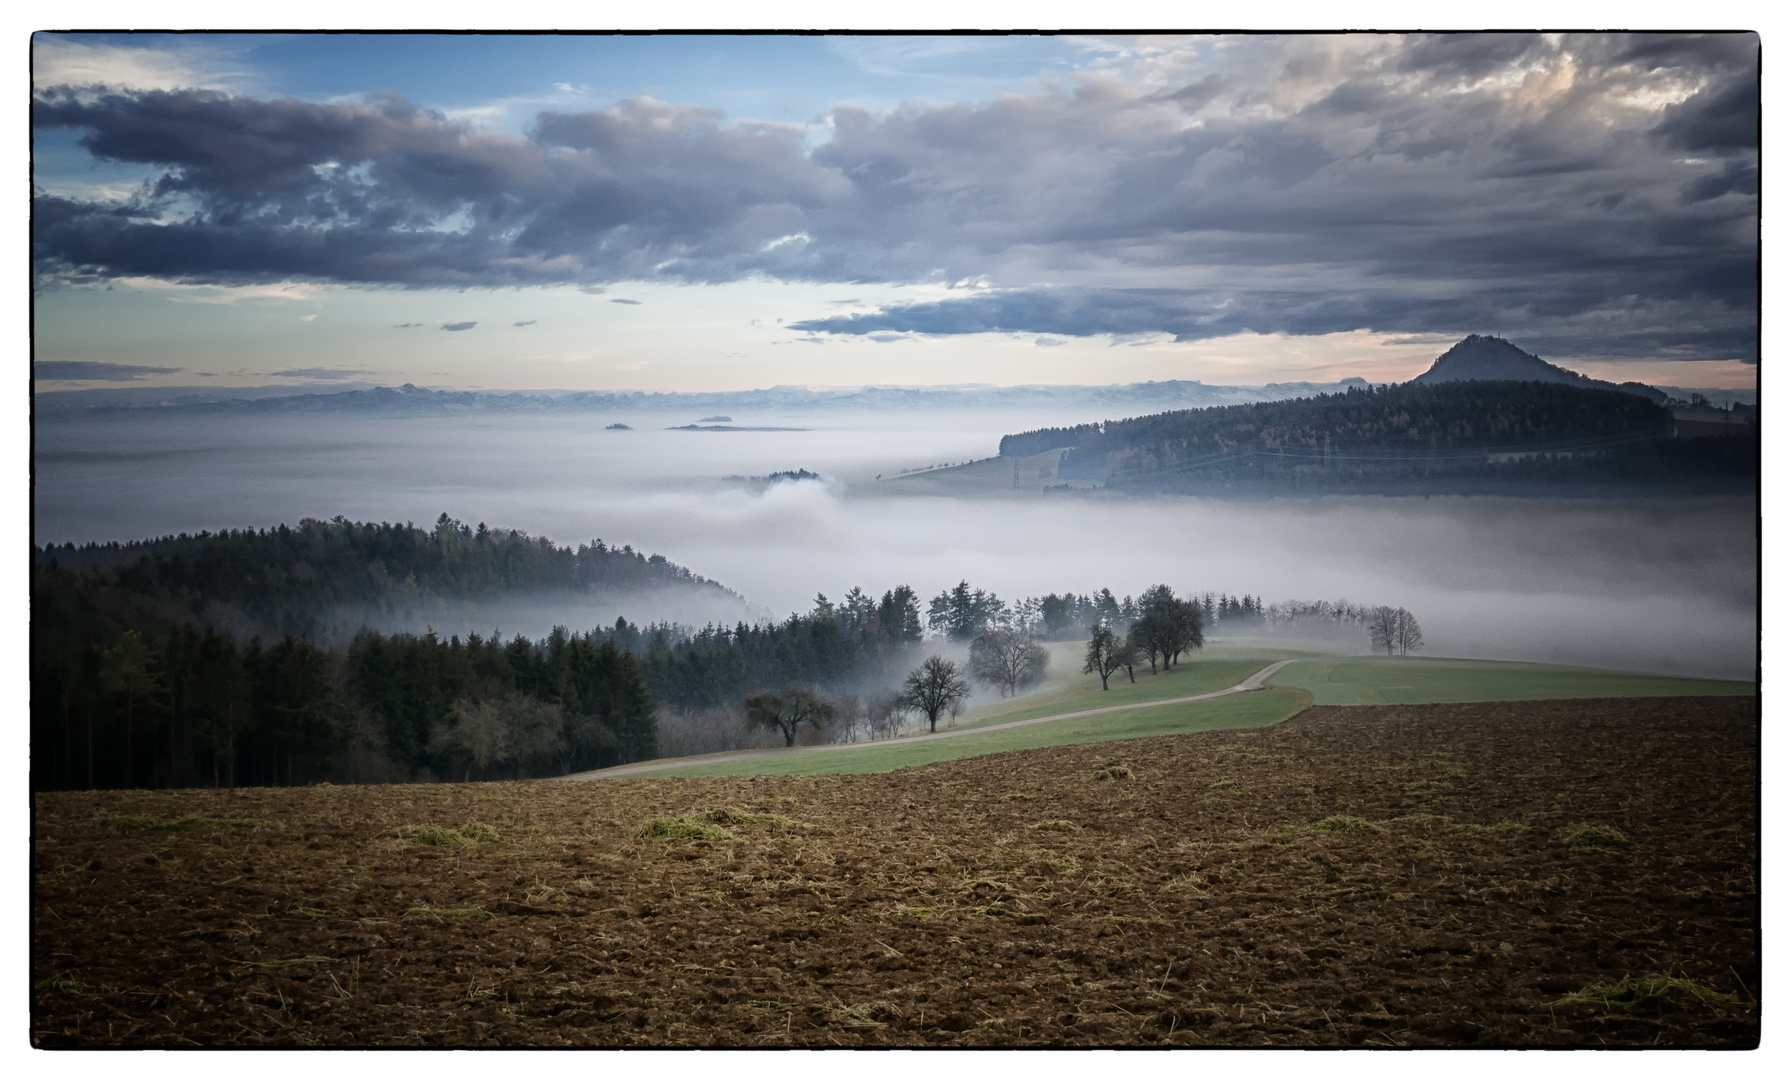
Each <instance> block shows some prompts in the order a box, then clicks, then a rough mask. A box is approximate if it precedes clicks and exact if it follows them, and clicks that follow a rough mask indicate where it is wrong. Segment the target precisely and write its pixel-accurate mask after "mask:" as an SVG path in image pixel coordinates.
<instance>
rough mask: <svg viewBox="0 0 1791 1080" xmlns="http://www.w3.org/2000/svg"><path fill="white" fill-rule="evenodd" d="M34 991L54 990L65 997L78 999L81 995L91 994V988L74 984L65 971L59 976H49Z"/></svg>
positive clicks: (79, 983) (80, 983) (77, 983)
mask: <svg viewBox="0 0 1791 1080" xmlns="http://www.w3.org/2000/svg"><path fill="white" fill-rule="evenodd" d="M34 989H37V990H54V991H56V992H57V993H59V994H63V995H65V996H67V997H80V996H82V995H83V994H89V993H92V992H93V987H91V986H89V985H87V984H86V983H84V982H76V981H75V980H74V979H71V978H69V973H68V972H66V971H65V972H63V973H62V974H60V975H52V976H50V977H49V978H47V979H45V980H43V981H42V982H40V983H38V984H37V985H36V986H35V987H34Z"/></svg>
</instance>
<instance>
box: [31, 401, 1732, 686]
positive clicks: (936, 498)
mask: <svg viewBox="0 0 1791 1080" xmlns="http://www.w3.org/2000/svg"><path fill="white" fill-rule="evenodd" d="M709 415H710V414H709V413H707V412H677V413H665V414H656V415H654V414H649V415H648V416H646V417H641V416H638V415H630V416H629V419H630V421H631V423H632V425H633V428H634V430H628V431H610V430H604V428H605V426H606V425H607V424H608V423H610V422H611V421H612V420H613V419H615V418H614V417H612V416H609V415H605V414H597V415H591V416H552V415H549V416H514V415H501V414H500V415H488V416H478V417H440V416H437V417H428V416H419V417H402V418H390V417H341V416H319V415H289V414H275V415H268V416H257V417H253V418H249V417H240V416H232V415H216V416H204V417H200V416H191V415H182V416H162V415H155V414H150V415H131V416H129V417H128V418H127V417H121V416H116V415H114V416H110V417H92V416H89V417H80V418H69V419H60V418H59V419H54V420H51V421H49V422H44V423H40V425H39V426H38V429H37V453H36V467H37V488H36V520H35V530H36V531H35V540H36V542H37V543H38V544H40V545H42V544H61V543H64V542H76V543H78V544H80V543H87V542H90V541H113V540H129V539H140V538H149V537H156V536H163V535H170V534H175V533H180V532H188V533H196V532H199V531H200V530H212V531H217V530H221V529H240V528H248V527H256V528H265V527H270V526H275V525H279V524H282V523H285V524H291V525H296V524H297V523H298V522H299V520H300V519H302V518H307V517H309V518H316V519H319V520H326V521H327V520H329V519H331V518H334V517H336V516H338V515H340V516H343V517H346V518H348V519H349V520H354V521H363V520H364V521H391V522H402V521H414V522H416V523H417V524H418V525H419V526H420V527H423V528H428V527H429V526H430V525H431V524H432V523H433V522H434V521H435V520H436V518H437V517H438V515H440V514H441V513H444V512H446V513H448V514H450V515H451V516H452V517H455V518H457V519H459V520H462V521H465V522H467V523H468V524H469V525H471V524H474V523H487V524H489V525H490V526H491V527H493V528H515V529H521V530H524V531H525V532H528V533H531V534H534V535H537V536H541V537H545V538H548V539H551V540H553V541H555V542H557V543H559V544H562V545H569V546H572V545H579V544H587V543H589V542H591V541H592V540H595V539H601V540H603V541H605V542H606V543H608V544H610V545H612V546H615V547H621V546H622V545H624V544H626V545H629V546H631V547H632V548H633V549H636V550H639V551H641V552H647V553H655V554H659V555H663V556H665V557H666V558H667V559H669V560H671V561H672V562H673V563H676V564H679V565H681V566H684V567H688V568H689V569H690V570H691V571H693V572H695V573H696V574H699V575H701V576H703V577H706V578H709V579H711V580H713V581H716V582H719V583H720V584H721V585H723V586H725V587H726V588H727V589H731V590H733V591H734V592H736V593H738V594H739V598H740V600H739V602H735V601H732V600H714V601H711V600H701V601H699V600H697V599H695V598H693V597H691V596H685V595H674V594H671V593H660V594H657V595H651V596H648V595H627V594H622V593H614V592H612V593H609V594H607V595H603V596H601V597H600V598H599V597H591V596H586V597H580V598H577V599H571V598H567V597H554V596H551V595H534V594H516V595H505V596H502V597H496V596H493V597H487V598H483V599H480V600H477V601H456V602H453V603H447V604H442V605H440V606H438V607H436V608H435V609H433V610H428V611H425V610H413V611H410V612H408V613H406V614H404V615H403V616H402V617H390V616H388V617H385V618H384V620H383V622H382V621H381V620H373V621H374V622H375V623H376V624H379V625H381V628H382V629H388V630H411V631H417V630H421V629H423V628H424V626H433V627H434V628H435V629H436V630H437V631H438V632H440V633H443V634H448V633H462V634H464V633H467V632H479V633H485V634H489V633H491V632H492V631H493V630H499V631H501V632H502V633H503V634H506V635H508V634H513V633H521V634H525V635H528V636H530V637H538V636H540V635H543V634H545V633H546V632H547V631H548V630H549V629H551V628H552V627H553V626H556V625H564V626H568V627H570V628H572V629H574V630H584V629H590V628H591V627H595V626H606V625H609V624H612V623H613V622H614V621H615V619H616V618H618V617H623V618H626V619H627V620H628V621H630V622H632V623H635V624H639V625H646V624H648V623H653V622H659V621H672V622H679V623H685V624H688V625H692V626H697V625H701V624H702V623H705V622H708V621H711V620H713V621H716V622H721V623H724V624H725V623H730V622H733V621H737V620H740V619H746V620H747V621H753V620H755V619H757V618H762V617H767V616H769V617H773V618H781V617H782V616H783V615H785V614H788V613H790V612H805V611H807V610H809V609H810V607H812V605H813V603H814V598H815V595H816V594H817V593H822V594H826V595H827V596H830V597H833V598H834V599H836V600H837V599H838V598H839V595H840V594H842V593H843V592H844V591H845V590H846V589H848V588H850V587H852V586H854V585H858V586H862V587H863V588H864V589H866V590H867V591H871V592H874V593H881V592H882V591H883V590H885V589H888V588H890V587H892V586H894V585H898V584H909V585H911V586H912V587H913V588H914V589H915V591H916V592H917V593H919V594H920V595H921V596H923V597H925V596H931V595H934V594H935V593H937V592H939V591H940V590H942V589H945V588H949V587H950V586H952V585H954V584H955V583H957V582H958V581H960V580H968V581H970V582H971V583H973V584H974V585H976V586H978V587H980V588H984V589H988V590H990V591H992V592H994V593H996V594H998V595H1000V596H1001V597H1003V598H1004V599H1010V600H1017V599H1019V598H1021V597H1023V596H1029V595H1042V594H1044V593H1046V592H1053V591H1062V590H1066V589H1067V590H1071V591H1075V592H1086V591H1090V590H1098V589H1100V588H1103V587H1108V588H1111V589H1112V590H1113V591H1114V592H1115V594H1116V595H1123V594H1137V593H1139V592H1141V591H1142V590H1143V589H1144V588H1146V587H1147V586H1149V585H1151V584H1153V583H1156V582H1159V581H1161V582H1167V583H1169V584H1170V585H1172V586H1173V587H1175V588H1176V589H1177V590H1178V591H1191V592H1196V593H1198V592H1204V591H1217V592H1228V593H1232V594H1238V595H1243V594H1250V595H1259V596H1262V597H1264V598H1265V600H1266V601H1269V602H1273V601H1278V600H1284V599H1339V598H1347V599H1350V600H1353V601H1356V602H1360V603H1370V604H1393V605H1400V606H1404V607H1406V608H1409V609H1411V610H1412V611H1414V612H1416V613H1418V614H1419V615H1420V617H1421V618H1422V620H1423V624H1424V628H1425V634H1426V640H1427V643H1428V649H1427V652H1428V653H1429V654H1431V655H1444V656H1446V655H1455V656H1472V657H1483V658H1494V659H1512V660H1536V661H1547V662H1551V663H1563V664H1579V665H1588V666H1599V667H1611V668H1620V669H1630V670H1645V671H1658V672H1668V673H1675V674H1697V675H1708V676H1720V677H1731V678H1745V677H1747V676H1749V675H1750V674H1751V673H1752V672H1753V670H1754V663H1755V657H1754V641H1755V637H1756V622H1755V617H1754V597H1755V595H1756V589H1757V576H1756V573H1755V562H1756V557H1757V549H1756V545H1755V539H1754V513H1755V510H1754V503H1753V501H1752V500H1751V499H1748V498H1712V499H1684V498H1628V499H1620V498H1602V499H1575V498H1504V497H1461V496H1440V497H1430V498H1423V497H1383V496H1325V497H1321V498H1257V499H1251V500H1221V499H1213V498H1201V497H1191V496H1185V495H1174V494H1164V495H1151V496H1139V495H1122V494H1116V493H1108V492H1054V493H1051V494H1041V493H1040V487H1041V484H1044V483H1046V482H1048V481H1049V479H1050V478H1044V479H1043V480H1041V478H1039V477H1038V476H1036V475H1033V476H1029V477H1027V478H1026V479H1027V481H1028V483H1027V485H1026V487H1024V488H1020V487H1019V486H1018V484H1017V482H1015V483H1014V484H1013V486H1009V483H1010V482H1009V480H1008V477H1009V475H1010V473H1009V463H1008V462H1005V461H1001V460H995V461H990V459H991V458H994V456H995V453H996V450H997V448H998V446H999V444H1000V442H1001V439H1002V437H1003V436H1004V435H1009V434H1012V433H1014V432H1019V431H1026V430H1032V429H1036V428H1039V427H1045V426H1055V425H1064V426H1069V425H1073V424H1076V423H1081V422H1084V421H1086V420H1087V419H1088V416H1087V414H1086V413H1085V412H1081V411H1079V410H1078V411H1066V412H1065V413H1051V412H1040V411H1031V410H1029V411H1014V412H986V411H956V410H954V411H948V412H938V413H935V412H925V411H922V412H894V413H891V412H867V411H864V410H850V411H842V412H826V411H818V410H813V409H807V410H803V411H801V412H800V413H776V412H761V413H748V412H745V411H735V412H732V413H730V414H729V415H731V416H732V418H733V421H734V425H733V426H741V427H745V426H752V427H798V426H800V427H802V428H805V429H806V430H802V431H731V432H730V431H682V430H666V429H667V428H673V427H677V426H679V425H683V424H690V423H693V422H695V421H697V420H699V419H701V418H704V417H707V416H709ZM966 462H975V463H978V464H976V465H972V466H971V467H970V468H969V469H952V468H947V469H945V470H944V471H923V472H921V473H920V474H919V475H914V474H912V473H911V474H909V476H908V477H906V478H904V477H902V475H901V474H902V473H903V471H904V470H935V469H936V468H937V467H940V466H946V467H953V466H960V465H962V464H963V463H966ZM978 468H981V469H982V470H984V472H985V473H986V474H987V476H988V477H990V478H991V479H988V480H987V481H986V482H984V483H982V484H981V485H980V486H978V487H975V488H972V489H968V491H967V489H965V488H964V487H963V486H962V485H958V486H956V487H954V486H953V485H952V484H947V483H945V482H944V480H945V479H946V478H950V477H953V476H959V475H964V474H970V473H973V472H974V471H975V470H976V469H978ZM796 470H807V471H809V472H812V473H815V474H818V475H819V476H820V477H821V479H820V480H818V481H817V480H798V481H782V482H765V481H764V480H762V479H761V481H760V482H757V483H744V484H743V483H741V482H740V478H750V477H760V478H764V477H768V476H771V475H772V474H774V473H778V472H789V471H796ZM879 477H881V478H879ZM730 478H733V479H730ZM953 491H957V492H959V493H958V494H951V493H950V492H953ZM966 491H967V493H966ZM1337 644H1338V647H1339V648H1343V649H1346V650H1347V649H1348V648H1349V646H1348V643H1347V642H1338V643H1337ZM1366 650H1367V641H1366V639H1365V638H1364V639H1363V640H1362V641H1361V642H1359V643H1358V644H1357V645H1356V646H1355V651H1366Z"/></svg>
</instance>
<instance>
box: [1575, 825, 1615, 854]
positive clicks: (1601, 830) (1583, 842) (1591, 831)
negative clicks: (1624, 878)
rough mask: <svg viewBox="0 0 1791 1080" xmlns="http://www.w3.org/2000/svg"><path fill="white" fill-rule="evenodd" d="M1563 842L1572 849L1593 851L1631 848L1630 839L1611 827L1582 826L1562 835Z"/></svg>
mask: <svg viewBox="0 0 1791 1080" xmlns="http://www.w3.org/2000/svg"><path fill="white" fill-rule="evenodd" d="M1561 842H1562V843H1563V844H1566V845H1567V846H1568V847H1570V848H1576V849H1582V850H1584V849H1590V850H1593V851H1615V850H1617V849H1618V848H1621V847H1628V846H1629V837H1627V836H1624V835H1623V834H1622V833H1620V832H1618V831H1617V830H1616V829H1613V828H1611V827H1610V826H1609V825H1581V826H1579V827H1578V828H1575V829H1569V830H1568V831H1567V832H1565V833H1563V834H1562V835H1561Z"/></svg>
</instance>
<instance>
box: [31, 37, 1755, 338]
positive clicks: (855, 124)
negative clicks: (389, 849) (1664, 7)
mask: <svg viewBox="0 0 1791 1080" xmlns="http://www.w3.org/2000/svg"><path fill="white" fill-rule="evenodd" d="M1234 42H1235V44H1236V48H1234V49H1231V50H1230V51H1229V52H1227V53H1226V55H1225V56H1220V57H1218V58H1217V59H1211V60H1203V61H1196V60H1193V59H1188V60H1186V61H1185V62H1182V67H1181V68H1179V69H1178V70H1182V71H1183V72H1184V74H1183V76H1182V77H1181V78H1180V79H1179V80H1171V81H1169V82H1167V83H1163V84H1159V85H1156V86H1153V87H1150V88H1147V89H1140V88H1139V87H1137V86H1135V85H1132V84H1130V83H1126V82H1123V81H1121V80H1120V79H1117V78H1107V77H1099V76H1095V75H1084V76H1080V77H1078V78H1075V79H1071V80H1067V81H1065V82H1064V83H1063V84H1062V85H1061V86H1058V87H1056V88H1051V89H1046V90H1041V91H1038V92H1036V93H1032V94H1027V95H1017V94H1016V95H1005V96H1003V97H1001V98H999V99H996V100H993V101H989V102H983V103H975V104H945V105H935V104H925V105H922V104H914V105H908V106H904V107H902V108H899V109H896V110H893V111H890V112H887V113H872V112H870V111H868V110H865V109H862V108H858V107H856V106H850V105H844V106H840V107H837V108H835V109H833V110H832V111H831V113H830V114H829V115H828V117H827V120H828V121H829V123H830V124H831V135H830V137H829V138H827V139H826V140H825V141H824V142H821V143H820V144H819V145H818V146H814V147H813V148H812V149H805V141H804V140H805V132H804V130H803V129H801V128H797V127H793V126H785V125H774V124H756V123H754V124H727V123H724V122H723V119H722V117H721V116H720V114H718V113H717V112H715V111H714V110H709V109H702V108H695V107H688V106H676V105H668V104H664V103H661V102H657V101H652V100H650V99H631V100H628V101H624V102H622V103H620V104H618V105H616V106H615V107H613V108H610V109H605V110H601V111H593V112H585V113H560V112H544V113H542V114H540V116H539V117H538V118H537V122H536V124H535V127H534V128H533V129H532V130H531V131H530V132H528V133H527V134H526V135H506V134H500V133H492V132H487V131H483V130H480V129H477V128H475V127H472V126H470V125H467V124H463V123H458V122H453V121H450V120H448V119H446V118H445V117H443V116H441V115H440V114H437V113H433V112H429V111H426V110H422V109H419V108H417V107H415V106H413V105H411V104H410V103H408V102H406V101H404V100H402V99H400V98H396V97H390V96H386V97H376V98H371V99H369V100H367V101H365V102H360V103H330V104H314V103H310V102H303V101H295V100H291V99H282V100H260V99H254V98H248V97H240V96H230V95H226V94H221V93H216V92H211V91H196V90H194V91H143V92H135V91H133V92H115V91H107V90H104V89H101V88H67V87H63V88H55V89H52V90H49V91H45V92H43V93H40V94H39V96H38V98H37V99H36V101H35V102H34V112H33V121H34V124H35V125H36V126H37V127H38V128H39V129H49V128H64V129H72V130H75V131H77V132H79V133H80V143H81V145H82V146H84V147H85V148H86V149H87V150H88V151H89V152H90V153H91V154H92V155H93V156H94V157H95V158H98V159H102V160H106V161H113V162H125V163H134V164H138V165H144V166H149V167H150V168H152V169H155V170H158V173H159V178H158V179H157V180H156V181H155V182H154V183H153V184H152V185H150V188H149V189H147V191H146V194H144V195H143V196H141V197H140V198H138V199H137V200H135V201H133V202H128V203H123V204H105V205H101V204H96V203H92V202H86V201H81V200H77V199H73V198H69V197H67V196H66V195H56V194H49V195H40V196H39V197H38V198H37V199H36V201H35V205H34V240H35V242H36V253H37V265H38V267H39V270H40V273H42V274H45V275H70V276H99V277H104V276H108V275H113V276H126V275H145V276H156V277H164V278H171V279H177V280H186V281H209V282H222V283H239V282H249V281H260V280H285V279H314V280H326V281H335V282H345V283H364V284H378V285H388V284H389V285H401V286H410V287H431V286H456V287H468V286H472V287H496V286H515V285H539V284H550V283H571V284H574V285H578V286H581V287H583V288H584V289H585V290H586V291H590V292H596V291H600V290H601V288H602V287H603V284H604V283H613V282H619V281H628V280H649V279H660V280H672V281H678V282H692V283H701V282H724V281H733V280H739V279H742V278H745V277H752V276H760V277H771V278H776V279H782V280H805V281H834V282H899V283H917V282H929V281H930V282H953V281H977V282H979V283H981V284H982V285H985V286H990V287H993V290H994V291H991V292H983V293H980V294H978V295H975V296H969V297H966V298H964V299H961V300H949V301H941V302H939V303H937V304H923V305H908V306H904V307H897V308H890V309H886V310H884V311H883V312H880V313H876V314H870V315H864V314H861V315H855V316H850V317H842V318H836V319H817V320H811V321H809V322H807V323H802V324H799V327H800V328H802V329H808V330H818V331H825V332H830V333H864V332H868V331H871V330H876V331H878V332H884V333H888V332H903V331H917V332H924V333H967V332H976V331H978V330H984V329H1001V330H1010V331H1013V332H1017V333H1052V334H1060V335H1072V334H1091V333H1092V334H1114V335H1121V336H1124V335H1134V334H1151V333H1168V334H1173V335H1175V336H1176V337H1178V338H1182V339H1184V340H1187V339H1193V338H1199V337H1208V336H1215V335H1218V334H1225V333H1233V332H1236V331H1237V330H1239V329H1244V328H1248V329H1253V330H1259V331H1264V332H1269V331H1284V332H1289V333H1324V332H1330V331H1339V330H1352V329H1359V328H1375V329H1382V330H1389V331H1395V332H1405V331H1409V332H1413V333H1429V332H1437V333H1451V332H1463V331H1469V330H1488V329H1497V330H1500V331H1503V332H1506V333H1507V334H1509V335H1512V336H1521V337H1522V338H1523V340H1525V341H1526V342H1537V341H1540V340H1543V339H1546V340H1549V341H1551V342H1554V343H1557V344H1558V345H1560V346H1561V347H1562V348H1563V349H1566V350H1569V351H1577V352H1578V353H1579V354H1580V355H1600V356H1604V355H1623V356H1626V357H1631V358H1640V357H1667V356H1694V355H1695V356H1710V355H1715V354H1723V355H1743V354H1746V355H1751V352H1750V350H1751V342H1752V337H1753V325H1754V321H1755V318H1754V309H1755V304H1756V295H1755V291H1754V266H1755V263H1756V259H1757V245H1756V241H1755V233H1756V228H1757V220H1758V181H1757V161H1758V148H1757V138H1756V134H1755V133H1756V131H1757V115H1758V107H1757V60H1758V39H1757V37H1755V36H1753V35H1727V36H1724V35H1716V36H1682V35H1681V36H1674V35H1587V36H1579V37H1574V36H1568V37H1557V36H1537V35H1522V34H1479V35H1474V34H1469V35H1415V36H1410V37H1406V38H1371V37H1357V38H1345V39H1327V38H1298V39H1273V38H1242V39H1234ZM1191 56H1192V54H1190V57H1191ZM1227 57H1229V59H1228V58H1227ZM1159 66H1161V65H1159ZM1172 66H1173V65H1172ZM1215 69H1216V70H1215ZM1669 103H1670V104H1669ZM1042 282H1051V283H1052V286H1053V287H1051V288H1043V287H1041V285H1040V283H1042ZM618 302H620V301H618ZM1588 350H1589V351H1588ZM1736 350H1740V352H1739V353H1737V352H1736Z"/></svg>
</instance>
